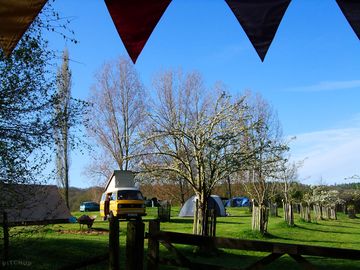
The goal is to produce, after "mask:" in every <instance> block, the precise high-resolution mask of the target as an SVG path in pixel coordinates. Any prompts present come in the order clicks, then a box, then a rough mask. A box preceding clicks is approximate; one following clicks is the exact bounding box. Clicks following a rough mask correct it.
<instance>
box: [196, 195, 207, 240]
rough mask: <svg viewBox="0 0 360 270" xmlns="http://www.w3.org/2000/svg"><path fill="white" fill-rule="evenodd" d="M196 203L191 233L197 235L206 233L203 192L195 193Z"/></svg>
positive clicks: (205, 209)
mask: <svg viewBox="0 0 360 270" xmlns="http://www.w3.org/2000/svg"><path fill="white" fill-rule="evenodd" d="M196 197H197V199H196V204H195V207H196V209H195V211H194V223H193V233H194V234H197V235H203V236H206V235H207V233H208V232H207V225H208V224H207V220H208V219H207V218H206V215H207V199H208V198H207V197H206V196H205V194H203V193H198V194H197V195H196Z"/></svg>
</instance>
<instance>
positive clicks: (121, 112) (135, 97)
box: [87, 57, 146, 172]
mask: <svg viewBox="0 0 360 270" xmlns="http://www.w3.org/2000/svg"><path fill="white" fill-rule="evenodd" d="M89 101H90V103H91V104H92V106H91V108H90V109H89V114H88V117H89V119H91V120H90V121H89V123H88V125H87V130H88V132H89V135H90V136H91V137H92V138H93V139H94V140H95V141H96V143H97V145H98V146H99V148H96V152H95V153H96V154H95V156H99V151H100V152H102V155H104V156H108V157H110V158H111V160H112V161H113V162H114V165H116V167H117V169H120V170H127V169H130V168H133V167H134V159H131V158H130V157H131V156H132V157H133V156H135V154H136V153H137V152H138V146H139V145H138V144H137V143H135V140H136V138H137V136H138V132H139V128H140V126H141V125H142V123H143V121H144V118H145V116H146V114H145V112H146V110H145V91H144V88H143V85H142V83H141V81H140V78H139V76H138V74H137V72H136V70H135V68H134V66H133V64H131V63H130V61H129V60H128V59H127V58H124V57H120V58H119V59H118V60H117V61H112V62H108V63H106V64H104V65H103V67H102V69H101V70H100V72H98V73H97V75H96V83H95V84H94V86H93V87H92V93H91V97H90V100H89ZM131 162H132V163H131ZM100 165H101V166H99V167H98V169H97V170H96V169H95V171H98V172H99V171H102V170H103V169H102V168H101V167H103V168H105V171H106V170H108V169H109V166H107V165H106V164H100ZM112 165H113V164H110V168H111V166H112ZM93 169H94V168H93ZM112 169H113V168H112Z"/></svg>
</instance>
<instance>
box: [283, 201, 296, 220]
mask: <svg viewBox="0 0 360 270" xmlns="http://www.w3.org/2000/svg"><path fill="white" fill-rule="evenodd" d="M284 218H285V222H286V223H287V224H288V225H289V226H294V212H293V205H292V203H284Z"/></svg>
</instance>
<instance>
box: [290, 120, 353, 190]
mask: <svg viewBox="0 0 360 270" xmlns="http://www.w3.org/2000/svg"><path fill="white" fill-rule="evenodd" d="M296 137H297V139H296V140H295V141H294V142H293V143H292V144H291V151H292V159H293V160H295V161H298V160H304V159H305V162H304V166H303V167H302V168H300V169H299V174H300V178H302V179H306V180H305V181H304V182H306V183H311V184H316V183H317V182H318V181H319V180H320V179H321V178H323V180H324V181H325V182H326V183H328V184H332V183H335V182H336V183H341V182H348V181H349V180H344V179H345V178H348V177H350V176H352V175H355V174H357V175H359V174H360V126H359V125H358V124H357V126H356V127H352V128H342V129H331V130H323V131H317V132H311V133H304V134H298V135H296Z"/></svg>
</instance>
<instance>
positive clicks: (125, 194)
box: [118, 190, 143, 200]
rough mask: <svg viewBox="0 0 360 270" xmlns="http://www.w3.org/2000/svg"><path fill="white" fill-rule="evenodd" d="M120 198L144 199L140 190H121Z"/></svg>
mask: <svg viewBox="0 0 360 270" xmlns="http://www.w3.org/2000/svg"><path fill="white" fill-rule="evenodd" d="M118 200H143V196H142V194H141V192H140V191H138V190H119V191H118Z"/></svg>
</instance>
